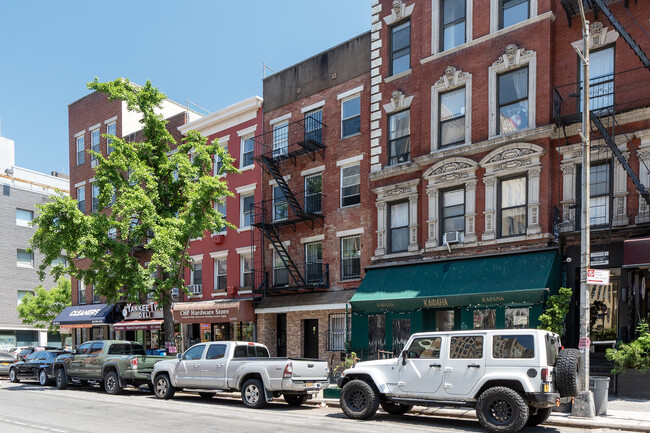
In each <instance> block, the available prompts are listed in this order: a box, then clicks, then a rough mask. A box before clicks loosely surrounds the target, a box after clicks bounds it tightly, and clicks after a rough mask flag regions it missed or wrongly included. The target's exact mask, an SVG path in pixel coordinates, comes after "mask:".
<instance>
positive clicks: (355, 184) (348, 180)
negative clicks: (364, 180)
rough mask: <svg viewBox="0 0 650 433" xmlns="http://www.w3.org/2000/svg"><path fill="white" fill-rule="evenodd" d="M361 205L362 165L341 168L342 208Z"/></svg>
mask: <svg viewBox="0 0 650 433" xmlns="http://www.w3.org/2000/svg"><path fill="white" fill-rule="evenodd" d="M359 203H361V166H360V164H355V165H351V166H348V167H343V168H341V207H346V206H353V205H355V204H359Z"/></svg>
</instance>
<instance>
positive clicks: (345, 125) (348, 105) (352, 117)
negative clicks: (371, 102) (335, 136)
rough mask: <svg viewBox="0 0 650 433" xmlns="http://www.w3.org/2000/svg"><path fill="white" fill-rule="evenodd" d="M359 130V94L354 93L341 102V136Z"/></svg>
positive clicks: (353, 133) (344, 136) (352, 133)
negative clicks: (354, 94)
mask: <svg viewBox="0 0 650 433" xmlns="http://www.w3.org/2000/svg"><path fill="white" fill-rule="evenodd" d="M359 132H361V96H359V95H356V96H353V97H351V98H348V99H344V100H343V101H342V102H341V138H346V137H349V136H351V135H355V134H358V133H359Z"/></svg>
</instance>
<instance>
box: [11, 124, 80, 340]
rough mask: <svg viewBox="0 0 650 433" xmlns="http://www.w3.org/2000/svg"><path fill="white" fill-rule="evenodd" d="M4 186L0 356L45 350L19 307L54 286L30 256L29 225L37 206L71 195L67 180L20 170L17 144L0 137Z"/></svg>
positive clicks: (42, 335) (44, 333)
mask: <svg viewBox="0 0 650 433" xmlns="http://www.w3.org/2000/svg"><path fill="white" fill-rule="evenodd" d="M0 184H1V185H2V193H1V194H0V277H1V278H0V351H6V350H8V349H10V348H11V347H14V346H27V345H46V344H48V334H47V331H46V330H43V329H37V328H34V327H32V326H28V325H24V324H23V323H22V320H20V319H19V318H18V312H17V311H16V307H17V305H18V304H19V303H20V300H21V299H22V298H23V297H24V296H25V295H26V294H27V293H30V292H33V291H34V289H35V288H36V287H37V286H38V285H39V284H41V283H42V284H43V286H44V287H45V288H48V289H49V288H51V287H53V286H54V285H55V282H54V281H53V279H52V277H47V278H46V279H45V280H44V281H43V282H41V281H40V280H39V278H38V274H37V269H38V264H39V263H40V260H41V259H42V256H41V255H40V254H38V253H36V254H30V253H28V252H27V248H28V247H29V239H30V238H31V237H32V235H33V234H34V231H35V230H36V229H35V228H34V227H30V226H29V222H30V221H31V220H32V219H33V218H34V216H35V214H36V211H37V209H36V205H37V204H43V203H46V202H47V201H48V200H49V199H50V196H52V195H53V194H56V191H57V190H60V191H62V192H63V193H65V194H68V193H69V188H70V185H69V180H68V176H67V175H62V174H59V173H56V172H52V174H51V175H49V174H45V173H39V172H36V171H33V170H29V169H26V168H21V167H16V166H15V145H14V141H13V140H10V139H8V138H5V137H2V136H0ZM50 340H52V341H50V342H49V343H50V344H56V345H60V344H61V340H60V338H59V337H58V336H50Z"/></svg>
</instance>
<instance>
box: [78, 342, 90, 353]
mask: <svg viewBox="0 0 650 433" xmlns="http://www.w3.org/2000/svg"><path fill="white" fill-rule="evenodd" d="M89 353H90V343H84V344H82V345H81V346H79V347H78V348H77V354H79V355H88V354H89Z"/></svg>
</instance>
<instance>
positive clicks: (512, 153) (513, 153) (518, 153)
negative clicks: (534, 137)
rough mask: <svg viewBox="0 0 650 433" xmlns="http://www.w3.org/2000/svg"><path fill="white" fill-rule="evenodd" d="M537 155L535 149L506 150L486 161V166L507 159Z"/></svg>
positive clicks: (517, 148)
mask: <svg viewBox="0 0 650 433" xmlns="http://www.w3.org/2000/svg"><path fill="white" fill-rule="evenodd" d="M533 153H535V151H534V150H533V149H528V148H519V147H516V148H512V149H507V150H504V151H503V152H499V153H497V154H496V155H494V156H493V157H492V158H490V159H489V160H487V161H486V164H490V163H495V162H499V161H505V160H507V159H515V158H521V157H522V156H526V155H530V154H533Z"/></svg>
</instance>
